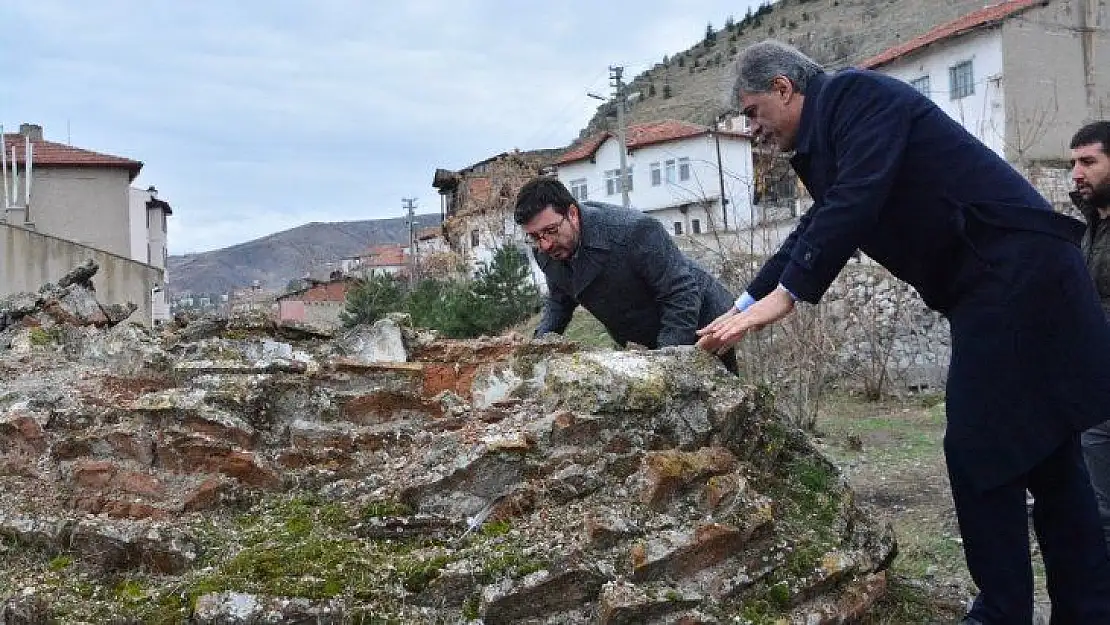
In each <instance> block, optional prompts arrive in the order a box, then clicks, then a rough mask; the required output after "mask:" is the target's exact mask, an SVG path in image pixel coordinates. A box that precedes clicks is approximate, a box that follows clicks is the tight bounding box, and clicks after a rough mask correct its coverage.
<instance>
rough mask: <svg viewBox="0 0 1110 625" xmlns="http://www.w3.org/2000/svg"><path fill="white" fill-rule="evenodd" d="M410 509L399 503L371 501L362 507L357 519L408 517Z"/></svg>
mask: <svg viewBox="0 0 1110 625" xmlns="http://www.w3.org/2000/svg"><path fill="white" fill-rule="evenodd" d="M411 514H412V508H410V507H409V506H407V505H405V504H403V503H401V502H399V501H392V500H386V501H371V502H370V503H367V504H365V505H364V506H362V509H361V510H360V511H359V517H361V518H363V519H376V518H386V517H398V516H409V515H411Z"/></svg>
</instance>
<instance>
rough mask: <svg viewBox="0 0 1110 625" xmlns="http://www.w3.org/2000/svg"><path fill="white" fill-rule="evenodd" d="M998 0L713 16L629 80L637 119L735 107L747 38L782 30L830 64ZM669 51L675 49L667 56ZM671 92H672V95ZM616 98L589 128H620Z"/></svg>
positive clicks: (816, 0) (702, 119)
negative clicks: (687, 43) (707, 25)
mask: <svg viewBox="0 0 1110 625" xmlns="http://www.w3.org/2000/svg"><path fill="white" fill-rule="evenodd" d="M997 1H998V0H929V1H928V2H922V1H921V0H780V1H779V2H776V3H775V4H773V5H765V6H764V7H763V8H762V9H760V10H759V11H755V12H753V13H751V14H750V15H743V14H737V15H735V16H734V20H733V26H732V28H731V29H729V28H728V27H727V26H728V25H727V24H711V26H712V27H713V28H714V31H715V36H714V38H713V41H706V39H705V38H704V35H705V33H690V36H691V39H692V40H694V39H699V38H701V40H700V41H698V42H697V43H696V44H695V45H694V46H692V47H691V48H690V49H688V50H685V51H682V52H679V53H677V54H676V53H674V52H673V51H667V50H660V51H659V55H660V59H661V61H660V62H659V63H656V64H655V66H654V67H652V68H651V69H649V70H647V71H645V72H644V73H642V74H640V75H639V76H636V77H635V78H633V79H632V80H631V81H630V82H629V83H628V91H629V93H630V94H633V93H637V92H639V93H640V94H641V95H640V98H639V99H637V100H635V101H633V102H631V104H630V115H629V118H628V123H629V124H637V123H642V122H647V121H653V120H658V119H668V118H669V119H679V120H683V121H689V122H693V123H697V124H710V123H712V122H713V121H714V120H715V119H716V117H717V116H718V115H719V114H720V113H722V112H724V111H725V110H727V105H726V102H725V100H724V93H725V89H726V87H725V85H726V84H727V82H728V74H729V62H730V61H731V60H733V59H734V58H735V55H736V53H737V52H738V51H739V50H742V49H743V48H744V47H745V46H748V45H750V44H753V43H756V42H758V41H762V40H763V39H768V38H774V39H778V40H780V41H784V42H786V43H790V44H793V45H795V46H797V47H798V48H799V49H800V50H801V51H802V52H805V53H806V54H808V55H810V56H812V57H813V58H814V59H815V60H817V61H818V62H820V63H822V64H825V65H826V66H827V67H829V68H838V67H844V66H848V65H853V64H856V63H859V62H860V61H862V60H864V59H866V58H868V57H870V56H872V55H875V54H877V53H879V52H882V51H883V50H885V49H886V48H889V47H891V46H893V45H896V44H898V43H901V42H904V41H906V40H907V39H910V38H912V37H915V36H917V35H920V34H922V33H924V32H926V31H928V30H930V29H931V28H933V27H935V26H938V25H940V24H943V23H945V22H948V21H951V20H953V19H956V18H958V17H959V16H961V15H964V14H965V13H969V12H971V11H974V10H976V9H980V8H982V7H983V6H984V5H987V4H992V3H995V2H997ZM664 55H667V56H664ZM668 93H669V95H670V97H667V94H668ZM610 114H612V115H615V111H614V110H613V107H612V105H611V103H607V104H604V105H602V106H601V107H599V108H598V112H597V114H595V115H594V117H593V119H591V120H590V122H589V124H588V125H587V127H586V128H585V129H583V130H582V133H581V136H582V137H586V136H588V135H590V134H593V133H595V132H597V131H599V130H602V129H609V128H615V123H616V122H615V119H614V118H612V117H610Z"/></svg>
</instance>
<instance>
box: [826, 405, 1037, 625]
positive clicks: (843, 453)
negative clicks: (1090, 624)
mask: <svg viewBox="0 0 1110 625" xmlns="http://www.w3.org/2000/svg"><path fill="white" fill-rule="evenodd" d="M943 436H944V404H943V397H941V396H938V395H917V396H914V397H910V398H905V399H901V400H895V399H891V400H884V401H879V402H868V401H865V400H864V399H863V398H861V397H858V396H853V395H851V394H848V393H840V394H837V395H834V396H832V397H829V398H828V399H827V400H826V401H825V404H824V406H823V408H822V409H821V410H820V412H819V416H818V421H817V432H816V438H817V441H818V444H819V445H820V447H821V448H822V449H823V450H824V451H825V452H826V453H827V454H828V455H829V457H831V458H832V459H833V460H834V461H835V462H836V463H837V464H838V465H839V466H840V467H841V469H842V470H843V471H844V474H845V476H846V478H847V479H848V481H849V482H850V483H851V484H852V486H853V488H854V489H855V490H856V493H857V494H858V495H859V498H860V500H861V501H862V502H863V503H864V504H866V505H869V506H871V507H872V509H873V511H874V512H875V513H876V514H877V515H878V516H879V517H880V518H883V519H886V520H888V521H890V523H891V524H892V525H893V527H894V530H895V533H896V535H897V537H898V543H899V555H898V558H897V559H896V560H895V562H894V565H893V567H892V573H893V576H892V581H893V583H892V585H891V592H890V594H889V596H888V597H887V599H886V600H885V601H884V602H883V604H882V605H881V606H880V607H879V610H877V612H876V613H875V614H874V615H872V618H871V619H870V620H869V621H867V623H868V625H880V624H883V625H886V624H890V625H895V624H898V625H908V624H911V623H946V624H947V623H955V622H957V621H958V620H959V619H960V618H962V615H963V611H964V607H965V605H966V602H967V601H968V600H969V599H970V598H971V597H973V596H974V595H975V586H974V584H973V583H972V581H971V578H970V576H969V575H968V572H967V567H966V565H965V564H964V559H963V550H962V546H961V540H960V533H959V529H958V527H957V524H956V515H955V511H954V510H953V507H952V498H951V494H950V492H949V487H948V477H947V472H946V470H945V466H944V454H943V450H942V444H941V443H942V438H943ZM1033 545H1034V553H1036V543H1035V542H1034V543H1033ZM1034 571H1035V574H1036V575H1037V587H1038V591H1037V593H1038V596H1037V603H1038V606H1039V610H1038V611H1039V612H1040V611H1043V609H1044V606H1043V604H1044V603H1045V602H1046V601H1047V598H1046V597H1045V594H1044V581H1043V567H1042V566H1041V564H1040V562H1039V561H1038V558H1037V557H1036V556H1035V557H1034Z"/></svg>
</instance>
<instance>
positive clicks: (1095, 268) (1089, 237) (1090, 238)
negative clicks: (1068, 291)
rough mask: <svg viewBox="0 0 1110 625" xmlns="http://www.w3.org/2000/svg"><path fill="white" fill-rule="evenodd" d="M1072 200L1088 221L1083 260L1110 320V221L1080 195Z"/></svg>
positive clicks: (1074, 194) (1103, 310) (1072, 197)
mask: <svg viewBox="0 0 1110 625" xmlns="http://www.w3.org/2000/svg"><path fill="white" fill-rule="evenodd" d="M1071 199H1072V201H1073V202H1075V205H1076V206H1077V207H1078V208H1079V210H1080V212H1082V213H1083V217H1084V218H1085V219H1086V220H1087V231H1086V232H1084V233H1083V240H1082V242H1081V247H1082V248H1083V258H1084V259H1086V261H1087V270H1088V271H1089V272H1090V273H1091V279H1092V280H1094V283H1095V290H1096V291H1098V299H1099V303H1101V304H1102V312H1103V313H1105V314H1106V316H1107V318H1108V319H1110V219H1102V218H1101V217H1100V216H1099V214H1098V209H1097V208H1095V207H1094V206H1091V205H1090V204H1088V203H1087V202H1085V201H1083V199H1082V198H1081V197H1080V196H1079V194H1078V193H1072V194H1071Z"/></svg>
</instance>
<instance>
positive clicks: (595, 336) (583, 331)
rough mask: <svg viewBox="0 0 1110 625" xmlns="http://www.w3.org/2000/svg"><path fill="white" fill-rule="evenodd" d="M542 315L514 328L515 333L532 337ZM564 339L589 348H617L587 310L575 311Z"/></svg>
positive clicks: (534, 316) (579, 309)
mask: <svg viewBox="0 0 1110 625" xmlns="http://www.w3.org/2000/svg"><path fill="white" fill-rule="evenodd" d="M541 317H542V315H533V316H532V317H531V318H530V319H528V320H527V321H525V322H524V323H522V324H520V325H519V326H516V327H515V328H513V331H515V332H517V333H518V334H521V335H523V336H532V334H533V333H534V332H535V331H536V327H538V326H539V325H540V319H541ZM563 337H564V338H566V339H567V340H570V341H574V342H576V343H581V344H582V345H585V346H587V347H600V348H605V349H613V348H615V347H616V346H617V344H616V343H614V342H613V339H612V338H611V337H610V336H609V333H608V332H607V331H606V330H605V326H603V325H601V322H600V321H598V320H597V318H596V317H594V316H593V315H591V314H590V313H589V311H587V310H586V309H585V308H582V307H579V308H577V309H575V311H574V316H573V317H571V320H570V324H569V325H568V326H567V329H566V331H565V332H563Z"/></svg>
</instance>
